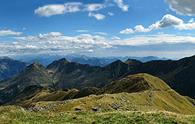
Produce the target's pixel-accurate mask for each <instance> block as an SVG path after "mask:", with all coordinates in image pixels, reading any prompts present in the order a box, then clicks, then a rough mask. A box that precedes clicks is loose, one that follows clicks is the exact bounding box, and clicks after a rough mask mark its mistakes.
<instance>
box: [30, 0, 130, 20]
mask: <svg viewBox="0 0 195 124" xmlns="http://www.w3.org/2000/svg"><path fill="white" fill-rule="evenodd" d="M108 3H109V4H108ZM111 3H112V4H113V3H114V6H110V4H111ZM116 6H117V7H119V8H121V10H122V11H124V12H127V11H128V8H129V6H128V5H126V4H124V1H123V0H104V2H103V3H90V4H83V3H81V2H67V3H65V4H49V5H44V6H41V7H38V8H37V9H35V11H34V13H35V14H37V15H39V16H45V17H50V16H53V15H62V14H66V13H75V12H94V11H99V10H102V9H104V8H107V7H116ZM108 15H110V16H113V15H114V14H113V13H111V12H109V13H108ZM101 17H102V16H101Z"/></svg>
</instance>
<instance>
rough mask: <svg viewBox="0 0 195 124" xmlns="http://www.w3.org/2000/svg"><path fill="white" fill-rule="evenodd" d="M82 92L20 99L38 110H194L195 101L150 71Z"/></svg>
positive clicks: (57, 92) (27, 105)
mask: <svg viewBox="0 0 195 124" xmlns="http://www.w3.org/2000/svg"><path fill="white" fill-rule="evenodd" d="M121 89H122V90H121ZM83 93H84V91H82V90H81V91H79V90H74V89H73V90H68V91H53V92H49V91H42V92H39V93H37V94H36V95H34V96H33V97H31V98H30V99H26V100H24V101H23V102H21V103H22V104H23V105H25V106H26V107H27V108H28V107H30V108H31V109H33V110H36V111H37V110H38V111H39V110H47V111H55V112H64V111H101V112H105V111H113V110H120V111H125V110H129V111H151V110H153V111H159V110H161V111H171V112H175V113H182V114H194V113H195V107H194V105H193V104H192V103H191V102H190V101H188V99H186V97H183V96H181V95H179V94H178V93H177V92H175V91H174V90H172V89H171V88H170V87H169V86H167V85H166V83H165V82H163V81H162V80H160V79H159V78H157V77H153V76H151V75H148V74H136V75H130V76H127V77H125V78H123V79H120V80H118V81H114V82H112V83H111V84H110V85H108V86H105V87H104V88H102V89H99V90H98V89H96V90H95V92H91V93H89V92H88V94H84V95H83V96H78V95H80V94H83ZM85 93H86V92H85ZM90 94H97V95H90ZM88 95H90V96H88ZM84 96H86V97H84ZM80 97H82V98H80ZM56 100H57V101H58V102H57V101H56ZM63 100H65V101H63ZM21 103H20V104H21Z"/></svg>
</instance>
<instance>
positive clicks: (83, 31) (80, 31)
mask: <svg viewBox="0 0 195 124" xmlns="http://www.w3.org/2000/svg"><path fill="white" fill-rule="evenodd" d="M76 32H79V33H86V32H89V31H88V30H81V29H80V30H76Z"/></svg>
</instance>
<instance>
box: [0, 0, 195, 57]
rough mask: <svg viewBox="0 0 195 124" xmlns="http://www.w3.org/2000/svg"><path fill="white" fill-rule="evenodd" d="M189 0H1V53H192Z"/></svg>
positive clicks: (194, 6) (194, 5)
mask: <svg viewBox="0 0 195 124" xmlns="http://www.w3.org/2000/svg"><path fill="white" fill-rule="evenodd" d="M194 15H195V2H194V1H193V0H186V1H183V0H55V1H54V0H15V1H13V0H12V1H11V0H1V1H0V49H1V52H0V55H1V56H11V55H16V56H17V55H24V54H25V55H26V54H31V55H32V54H62V55H65V54H73V53H74V54H85V55H90V56H150V55H154V56H160V57H169V58H181V57H184V56H190V55H193V54H195V49H194V48H195V34H194V31H195V22H194Z"/></svg>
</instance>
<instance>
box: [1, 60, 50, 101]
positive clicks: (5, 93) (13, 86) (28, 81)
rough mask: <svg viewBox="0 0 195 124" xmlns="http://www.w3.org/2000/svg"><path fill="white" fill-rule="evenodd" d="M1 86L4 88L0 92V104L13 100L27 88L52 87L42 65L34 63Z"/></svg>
mask: <svg viewBox="0 0 195 124" xmlns="http://www.w3.org/2000/svg"><path fill="white" fill-rule="evenodd" d="M2 84H3V85H4V87H5V88H4V89H2V90H1V91H0V101H1V103H6V102H9V101H11V100H12V99H14V98H15V97H16V96H18V95H19V94H20V93H21V92H23V91H24V90H25V89H26V88H28V87H31V86H37V87H48V86H52V79H51V77H50V75H49V73H48V72H47V70H46V69H45V68H44V67H43V66H42V65H40V64H37V63H34V64H32V65H30V66H28V67H27V68H26V69H25V70H24V71H23V72H22V73H20V74H19V75H17V76H15V77H13V78H10V79H8V80H6V81H4V82H2ZM29 90H31V89H29Z"/></svg>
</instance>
